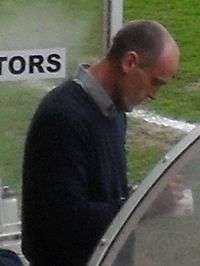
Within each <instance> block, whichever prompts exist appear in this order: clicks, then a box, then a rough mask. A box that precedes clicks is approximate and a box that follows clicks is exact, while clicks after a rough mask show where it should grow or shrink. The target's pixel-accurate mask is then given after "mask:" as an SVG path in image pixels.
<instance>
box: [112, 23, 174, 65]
mask: <svg viewBox="0 0 200 266" xmlns="http://www.w3.org/2000/svg"><path fill="white" fill-rule="evenodd" d="M167 40H168V41H171V42H174V43H175V41H174V40H173V38H172V37H171V35H170V34H169V32H168V31H167V30H166V29H165V28H164V27H163V26H162V25H161V24H159V23H158V22H156V21H151V20H149V21H148V20H135V21H131V22H129V23H128V24H127V25H125V26H124V27H123V28H122V29H121V30H119V31H118V33H117V34H116V36H115V37H114V39H113V43H112V46H111V48H110V50H109V51H108V53H107V58H108V59H109V60H111V61H112V62H114V63H119V62H120V61H121V58H122V57H123V55H124V54H125V53H126V52H128V51H135V52H136V53H138V54H139V55H141V56H142V57H143V59H144V62H145V65H151V64H153V63H154V62H155V60H156V59H157V58H158V57H159V55H160V53H161V51H162V49H163V48H164V45H165V42H166V41H167Z"/></svg>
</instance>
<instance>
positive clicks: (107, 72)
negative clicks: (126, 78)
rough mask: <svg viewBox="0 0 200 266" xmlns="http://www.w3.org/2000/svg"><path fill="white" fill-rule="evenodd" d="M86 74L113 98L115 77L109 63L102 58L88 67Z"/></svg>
mask: <svg viewBox="0 0 200 266" xmlns="http://www.w3.org/2000/svg"><path fill="white" fill-rule="evenodd" d="M88 73H89V74H90V75H92V76H93V77H94V78H95V79H96V80H97V81H98V82H99V83H100V84H101V86H102V87H103V88H104V89H105V90H106V91H107V93H108V94H109V95H110V97H111V98H113V96H114V90H115V87H116V80H117V75H116V70H115V69H114V67H113V66H112V65H111V64H110V62H109V61H108V60H107V59H106V58H104V59H102V60H101V61H100V62H98V63H96V64H94V65H92V66H90V67H89V68H88Z"/></svg>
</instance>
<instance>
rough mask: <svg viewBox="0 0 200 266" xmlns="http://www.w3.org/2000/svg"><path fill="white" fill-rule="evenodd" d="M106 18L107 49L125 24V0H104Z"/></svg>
mask: <svg viewBox="0 0 200 266" xmlns="http://www.w3.org/2000/svg"><path fill="white" fill-rule="evenodd" d="M104 18H105V19H104V48H105V50H107V49H108V48H109V47H110V45H111V43H112V38H113V36H114V35H115V34H116V33H117V31H118V30H119V29H120V28H121V27H122V25H123V0H104Z"/></svg>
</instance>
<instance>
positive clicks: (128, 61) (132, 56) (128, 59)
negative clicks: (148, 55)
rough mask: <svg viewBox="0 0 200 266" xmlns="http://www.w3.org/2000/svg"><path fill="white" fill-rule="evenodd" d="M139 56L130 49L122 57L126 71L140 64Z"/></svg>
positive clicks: (124, 70) (123, 67)
mask: <svg viewBox="0 0 200 266" xmlns="http://www.w3.org/2000/svg"><path fill="white" fill-rule="evenodd" d="M138 61H139V57H138V54H137V53H136V52H134V51H128V52H126V53H125V54H124V56H123V57H122V61H121V65H122V70H123V72H124V73H129V71H130V70H132V69H133V68H134V67H136V65H137V64H138Z"/></svg>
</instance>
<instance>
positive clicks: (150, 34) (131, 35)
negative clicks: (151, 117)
mask: <svg viewBox="0 0 200 266" xmlns="http://www.w3.org/2000/svg"><path fill="white" fill-rule="evenodd" d="M106 58H107V60H108V61H109V62H110V64H111V65H112V66H113V67H114V69H115V70H116V73H118V74H117V76H116V78H115V88H116V89H115V91H114V92H113V98H114V101H115V102H116V104H118V105H119V106H120V107H121V108H122V109H124V110H125V111H130V110H131V109H132V108H133V106H135V105H137V104H140V103H141V102H143V101H144V100H145V99H148V98H154V97H155V94H156V92H157V91H158V89H159V87H160V86H161V85H163V84H165V83H166V82H167V81H168V80H169V79H171V78H172V77H173V76H174V75H175V73H176V71H177V67H178V62H179V49H178V46H177V44H176V42H175V41H174V39H173V38H172V37H171V35H170V34H169V32H168V31H167V30H166V29H165V28H164V27H163V26H162V25H161V24H159V23H157V22H155V21H144V20H139V21H132V22H130V23H128V24H127V25H126V26H125V27H123V28H122V29H121V30H120V31H119V32H118V33H117V34H116V36H115V38H114V40H113V45H112V47H111V48H110V50H109V51H108V54H107V56H106Z"/></svg>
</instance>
